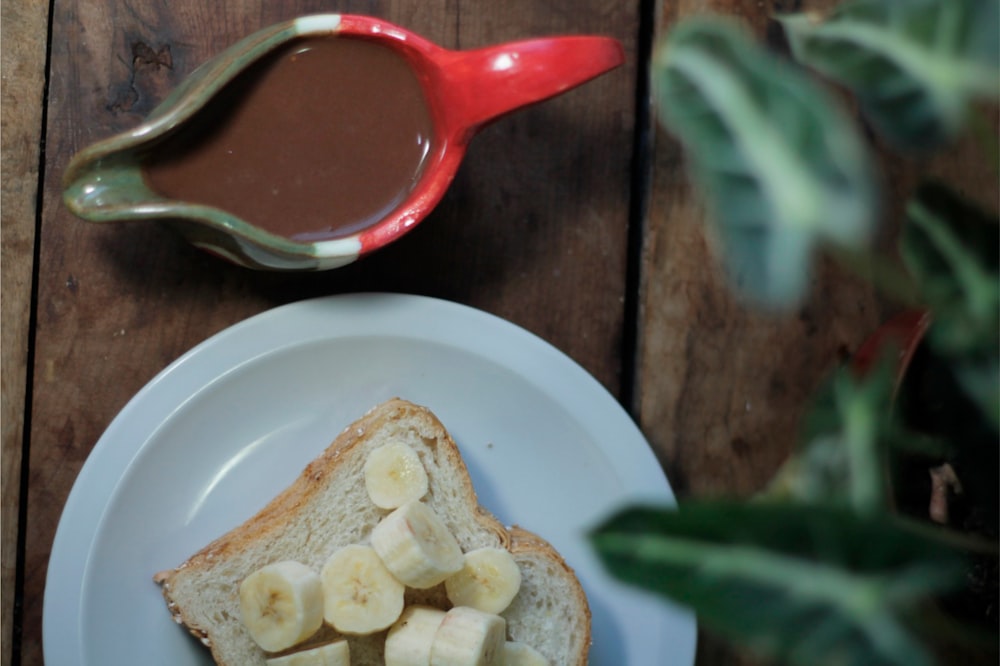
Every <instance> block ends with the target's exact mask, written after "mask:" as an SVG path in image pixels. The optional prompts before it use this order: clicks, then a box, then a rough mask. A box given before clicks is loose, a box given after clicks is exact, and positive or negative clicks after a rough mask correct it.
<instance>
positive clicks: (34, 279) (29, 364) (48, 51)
mask: <svg viewBox="0 0 1000 666" xmlns="http://www.w3.org/2000/svg"><path fill="white" fill-rule="evenodd" d="M54 14H55V0H49V15H48V18H47V20H46V26H45V64H44V66H43V67H42V106H41V111H42V113H41V118H40V119H39V124H40V129H39V133H38V136H39V141H38V143H39V145H38V184H37V187H36V190H35V238H34V244H33V247H32V256H31V296H30V298H29V304H30V310H29V314H28V350H27V358H26V360H25V373H24V413H23V419H22V423H21V478H20V486H21V487H20V488H19V489H18V490H19V492H18V506H17V549H16V551H15V552H16V553H17V563H16V567H15V569H14V608H13V613H12V617H11V666H20V664H21V645H22V638H23V623H24V568H25V562H24V557H25V544H26V542H27V535H28V522H27V518H28V481H29V478H30V470H31V466H30V462H31V408H32V402H33V398H34V384H35V382H34V377H35V372H34V369H35V334H36V332H37V327H38V282H39V264H40V260H41V246H42V207H43V205H44V201H45V158H46V153H45V140H46V136H47V134H48V119H49V78H50V76H51V65H52V30H53V25H54V18H53V16H54Z"/></svg>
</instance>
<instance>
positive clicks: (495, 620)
mask: <svg viewBox="0 0 1000 666" xmlns="http://www.w3.org/2000/svg"><path fill="white" fill-rule="evenodd" d="M506 634H507V622H506V620H504V619H503V618H502V617H500V616H499V615H493V614H492V613H484V612H482V611H479V610H476V609H475V608H469V607H468V606H455V607H454V608H452V609H451V610H450V611H448V612H447V613H446V614H445V616H444V619H443V620H442V621H441V626H440V627H438V630H437V632H436V633H435V634H434V642H433V643H432V644H431V661H430V666H498V665H500V664H503V663H504V662H503V657H504V651H503V647H504V642H505V638H506Z"/></svg>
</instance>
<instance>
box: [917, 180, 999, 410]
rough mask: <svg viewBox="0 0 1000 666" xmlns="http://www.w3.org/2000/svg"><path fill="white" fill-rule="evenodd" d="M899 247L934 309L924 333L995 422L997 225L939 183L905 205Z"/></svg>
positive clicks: (997, 402)
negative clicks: (928, 328) (928, 327)
mask: <svg viewBox="0 0 1000 666" xmlns="http://www.w3.org/2000/svg"><path fill="white" fill-rule="evenodd" d="M900 253H901V254H902V256H903V260H904V262H905V263H906V265H907V268H909V270H910V271H911V272H912V273H913V275H914V276H915V278H916V280H917V284H918V287H919V290H920V293H921V297H922V298H923V300H924V301H925V302H926V303H927V305H928V307H929V308H930V309H931V311H932V312H933V314H934V320H933V323H932V325H931V329H930V331H929V332H928V341H929V343H930V344H931V345H932V346H933V348H934V350H935V351H936V352H937V353H939V354H941V356H943V357H944V358H946V359H948V360H949V361H950V362H951V364H952V369H953V371H954V373H955V378H956V379H957V380H958V382H959V384H960V385H961V386H962V387H963V389H964V390H965V391H966V393H967V395H968V396H969V397H970V398H971V399H972V400H973V402H975V403H976V404H977V405H978V406H979V407H980V409H981V410H982V412H983V414H985V415H986V417H987V418H988V419H989V421H990V422H991V423H993V425H994V427H996V426H997V424H998V423H1000V226H998V223H997V219H996V218H995V217H994V216H990V215H987V214H986V213H985V212H984V211H982V210H980V209H978V208H977V207H975V206H973V205H971V204H970V203H968V202H966V201H965V200H964V199H962V198H961V197H959V196H958V195H956V194H955V193H953V192H952V191H950V190H949V189H947V188H946V187H943V186H941V185H937V184H928V185H924V186H923V187H921V188H920V190H919V192H918V194H917V196H916V197H915V198H914V199H913V200H911V201H910V202H909V204H908V206H907V224H906V226H905V227H904V229H903V233H902V236H901V238H900Z"/></svg>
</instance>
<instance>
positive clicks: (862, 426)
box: [761, 354, 895, 514]
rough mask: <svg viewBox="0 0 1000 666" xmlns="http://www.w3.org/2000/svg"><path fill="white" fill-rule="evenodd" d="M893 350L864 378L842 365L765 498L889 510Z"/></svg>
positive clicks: (808, 415) (815, 404) (816, 400)
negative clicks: (886, 463)
mask: <svg viewBox="0 0 1000 666" xmlns="http://www.w3.org/2000/svg"><path fill="white" fill-rule="evenodd" d="M893 368H894V364H893V363H892V359H891V358H890V357H889V354H886V356H885V357H883V358H882V359H881V362H879V363H878V364H876V366H875V368H874V369H873V371H871V372H869V373H868V374H867V375H866V376H864V377H860V378H859V377H856V376H855V375H854V373H853V371H852V370H851V368H849V367H842V368H838V369H837V370H836V371H835V372H834V374H833V376H832V377H831V378H830V379H829V380H828V381H827V382H826V383H825V384H824V385H823V386H822V387H821V388H820V390H819V391H818V392H817V393H816V395H815V396H814V398H813V404H812V407H811V408H810V410H809V411H808V412H807V413H806V417H805V419H804V425H803V429H802V435H801V436H800V444H799V446H798V449H797V450H796V451H795V453H793V455H792V456H791V457H790V458H789V460H788V461H787V462H786V463H785V464H784V465H782V467H781V469H780V470H779V471H778V473H777V474H776V475H775V478H774V479H773V480H772V482H771V484H770V485H769V487H768V489H767V491H766V492H765V493H763V494H762V496H761V499H781V500H789V499H791V500H796V501H801V502H829V503H835V504H844V505H846V506H851V507H853V508H854V510H855V511H858V512H860V513H863V514H866V513H872V512H875V511H881V510H884V509H885V508H886V502H887V500H888V497H889V490H888V487H887V482H888V479H887V478H886V476H885V474H884V472H883V466H884V461H885V456H886V453H887V451H886V448H887V446H888V445H889V443H890V442H892V441H894V438H893V436H892V435H893V431H894V429H895V424H894V421H893V420H892V418H891V414H892V402H893Z"/></svg>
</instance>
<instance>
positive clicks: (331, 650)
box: [266, 640, 351, 666]
mask: <svg viewBox="0 0 1000 666" xmlns="http://www.w3.org/2000/svg"><path fill="white" fill-rule="evenodd" d="M266 663H267V666H351V648H350V646H348V644H347V641H346V640H339V641H334V642H333V643H327V644H326V645H320V646H319V647H314V648H312V649H309V650H302V651H301V652H293V653H291V654H286V655H284V656H281V657H272V658H271V659H268V660H266Z"/></svg>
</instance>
